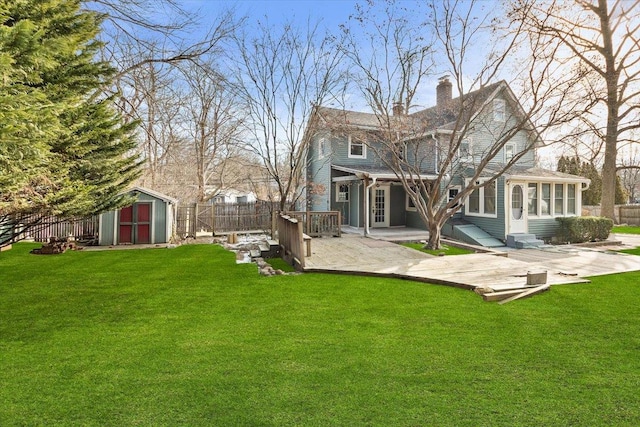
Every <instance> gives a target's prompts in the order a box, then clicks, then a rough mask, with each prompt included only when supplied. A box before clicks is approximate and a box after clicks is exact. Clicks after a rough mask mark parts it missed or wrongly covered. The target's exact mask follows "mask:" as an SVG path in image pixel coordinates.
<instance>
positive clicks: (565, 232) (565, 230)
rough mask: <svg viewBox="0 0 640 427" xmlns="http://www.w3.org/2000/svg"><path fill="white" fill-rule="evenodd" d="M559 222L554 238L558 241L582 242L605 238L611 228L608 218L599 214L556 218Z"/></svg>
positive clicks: (611, 223)
mask: <svg viewBox="0 0 640 427" xmlns="http://www.w3.org/2000/svg"><path fill="white" fill-rule="evenodd" d="M556 221H558V222H559V223H560V226H559V227H558V231H557V232H556V238H557V239H558V241H560V242H570V243H582V242H592V241H596V240H606V239H607V237H609V233H610V232H611V229H612V228H613V221H612V220H611V219H610V218H605V217H599V216H574V217H566V218H564V217H562V218H556Z"/></svg>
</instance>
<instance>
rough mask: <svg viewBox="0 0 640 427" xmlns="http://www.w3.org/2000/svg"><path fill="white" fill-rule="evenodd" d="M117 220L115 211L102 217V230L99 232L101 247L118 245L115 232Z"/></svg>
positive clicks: (105, 213)
mask: <svg viewBox="0 0 640 427" xmlns="http://www.w3.org/2000/svg"><path fill="white" fill-rule="evenodd" d="M115 219H116V212H115V211H109V212H104V213H103V214H101V215H100V230H99V231H98V244H99V245H100V246H107V245H113V244H115V243H116V241H115V235H114V230H113V227H114V222H115Z"/></svg>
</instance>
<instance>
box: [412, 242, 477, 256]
mask: <svg viewBox="0 0 640 427" xmlns="http://www.w3.org/2000/svg"><path fill="white" fill-rule="evenodd" d="M402 246H406V247H408V248H412V249H416V250H419V251H422V252H425V253H428V254H430V255H435V256H439V255H441V254H442V255H466V254H473V253H475V252H474V251H472V250H469V249H463V248H459V247H457V246H449V245H442V246H441V248H440V249H438V250H432V249H424V244H423V243H402Z"/></svg>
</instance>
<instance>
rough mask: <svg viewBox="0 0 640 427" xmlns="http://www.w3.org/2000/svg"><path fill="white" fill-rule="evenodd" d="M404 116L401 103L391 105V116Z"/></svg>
mask: <svg viewBox="0 0 640 427" xmlns="http://www.w3.org/2000/svg"><path fill="white" fill-rule="evenodd" d="M403 114H404V106H403V105H402V102H400V101H396V102H394V103H393V115H394V116H402V115H403Z"/></svg>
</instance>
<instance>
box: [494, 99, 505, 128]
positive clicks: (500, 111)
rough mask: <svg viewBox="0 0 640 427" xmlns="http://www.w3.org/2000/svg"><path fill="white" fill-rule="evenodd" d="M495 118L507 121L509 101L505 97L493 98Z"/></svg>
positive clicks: (502, 121)
mask: <svg viewBox="0 0 640 427" xmlns="http://www.w3.org/2000/svg"><path fill="white" fill-rule="evenodd" d="M493 120H494V121H496V122H500V123H504V122H506V121H507V103H506V101H505V100H504V99H499V98H496V99H494V100H493Z"/></svg>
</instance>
